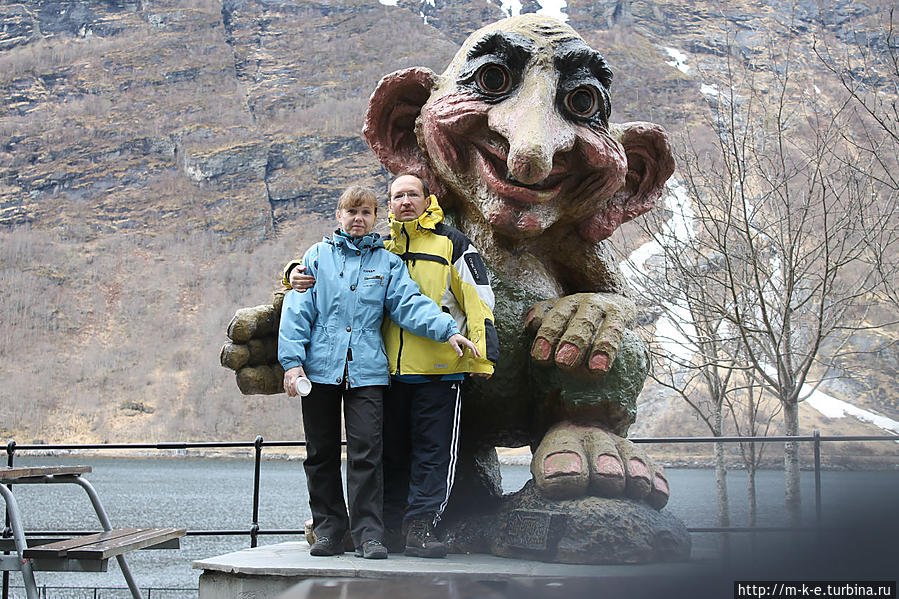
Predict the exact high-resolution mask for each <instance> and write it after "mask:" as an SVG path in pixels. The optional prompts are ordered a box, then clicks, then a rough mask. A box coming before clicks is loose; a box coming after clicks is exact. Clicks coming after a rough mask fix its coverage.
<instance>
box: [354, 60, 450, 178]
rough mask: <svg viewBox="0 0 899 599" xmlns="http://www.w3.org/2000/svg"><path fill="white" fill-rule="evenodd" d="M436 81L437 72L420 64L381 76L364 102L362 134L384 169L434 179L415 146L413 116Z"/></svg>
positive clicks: (419, 109)
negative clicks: (365, 108)
mask: <svg viewBox="0 0 899 599" xmlns="http://www.w3.org/2000/svg"><path fill="white" fill-rule="evenodd" d="M436 81H437V75H435V74H434V72H433V71H432V70H430V69H426V68H423V67H412V68H410V69H403V70H400V71H395V72H393V73H391V74H389V75H387V76H385V77H383V78H382V79H381V81H379V82H378V87H376V88H375V91H374V92H373V93H372V95H371V98H370V99H369V101H368V110H366V112H365V125H364V126H363V128H362V136H363V137H364V138H365V141H366V142H367V143H368V145H369V147H371V149H372V151H374V153H375V155H376V156H377V157H378V160H380V161H381V164H383V165H384V166H385V167H386V168H387V170H389V171H390V172H392V173H398V172H402V171H411V172H414V173H416V174H418V175H420V176H422V177H423V178H425V179H426V180H427V181H428V183H429V184H432V185H433V184H434V183H436V182H437V181H436V178H435V177H434V175H433V173H432V172H431V169H430V167H429V165H428V164H427V160H426V159H425V158H424V156H423V155H422V153H421V150H420V149H419V147H418V140H417V139H416V137H415V119H416V118H418V115H419V114H420V113H421V108H422V106H424V104H425V102H427V101H428V98H429V97H430V96H431V92H432V91H433V89H434V86H435V84H436Z"/></svg>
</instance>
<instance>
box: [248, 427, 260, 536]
mask: <svg viewBox="0 0 899 599" xmlns="http://www.w3.org/2000/svg"><path fill="white" fill-rule="evenodd" d="M253 446H254V447H255V448H256V470H255V472H254V474H253V525H252V526H251V527H250V547H255V546H256V544H257V539H258V538H259V471H260V469H261V466H262V435H257V436H256V440H255V441H254V442H253Z"/></svg>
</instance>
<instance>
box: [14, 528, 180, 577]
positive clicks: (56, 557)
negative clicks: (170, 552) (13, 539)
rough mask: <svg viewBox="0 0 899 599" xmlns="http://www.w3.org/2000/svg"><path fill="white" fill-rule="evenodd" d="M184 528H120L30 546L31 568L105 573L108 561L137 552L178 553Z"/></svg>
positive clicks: (27, 555)
mask: <svg viewBox="0 0 899 599" xmlns="http://www.w3.org/2000/svg"><path fill="white" fill-rule="evenodd" d="M185 532H186V531H185V530H184V529H183V528H119V529H115V530H110V531H106V532H101V533H97V534H92V535H87V536H83V537H74V538H71V539H64V540H61V541H56V542H53V543H48V544H43V545H38V546H30V545H29V547H28V549H26V550H25V551H24V552H23V554H24V556H25V557H26V558H27V559H30V560H32V567H33V568H34V569H35V570H40V571H54V572H105V571H106V568H107V562H108V560H109V558H111V557H115V556H117V555H122V554H123V553H127V552H129V551H135V550H137V549H178V548H179V547H180V539H181V537H183V536H184V535H185Z"/></svg>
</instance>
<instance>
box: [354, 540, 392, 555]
mask: <svg viewBox="0 0 899 599" xmlns="http://www.w3.org/2000/svg"><path fill="white" fill-rule="evenodd" d="M356 557H364V558H365V559H386V558H387V547H384V544H383V543H381V541H376V540H375V539H369V540H367V541H364V542H363V543H362V545H360V546H359V547H356Z"/></svg>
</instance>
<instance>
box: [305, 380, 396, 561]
mask: <svg viewBox="0 0 899 599" xmlns="http://www.w3.org/2000/svg"><path fill="white" fill-rule="evenodd" d="M383 395H384V387H381V386H372V387H358V388H355V389H344V388H343V387H342V386H341V385H323V384H319V383H315V384H314V385H312V392H311V393H310V394H309V395H307V396H306V397H304V398H303V428H304V429H305V432H306V461H305V462H304V463H303V468H304V469H305V471H306V485H307V486H308V488H309V507H310V508H311V509H312V522H313V527H314V528H313V529H314V530H315V534H316V536H318V537H330V538H331V539H333V540H338V541H339V540H340V539H342V538H343V535H344V533H345V532H346V531H347V529H349V530H350V532H351V534H352V536H353V543H354V544H355V546H356V547H359V546H360V545H361V544H362V543H363V542H364V541H368V540H370V539H374V540H377V541H382V540H383V537H384V522H383V520H382V516H381V511H382V502H383V494H384V479H383V478H382V473H381V452H382V440H381V426H382V425H381V419H382V404H383ZM341 399H342V400H343V419H344V423H345V424H346V438H347V495H348V499H349V505H350V509H349V516H348V515H347V504H346V503H345V502H344V498H343V483H342V482H341V479H340V404H341Z"/></svg>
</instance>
